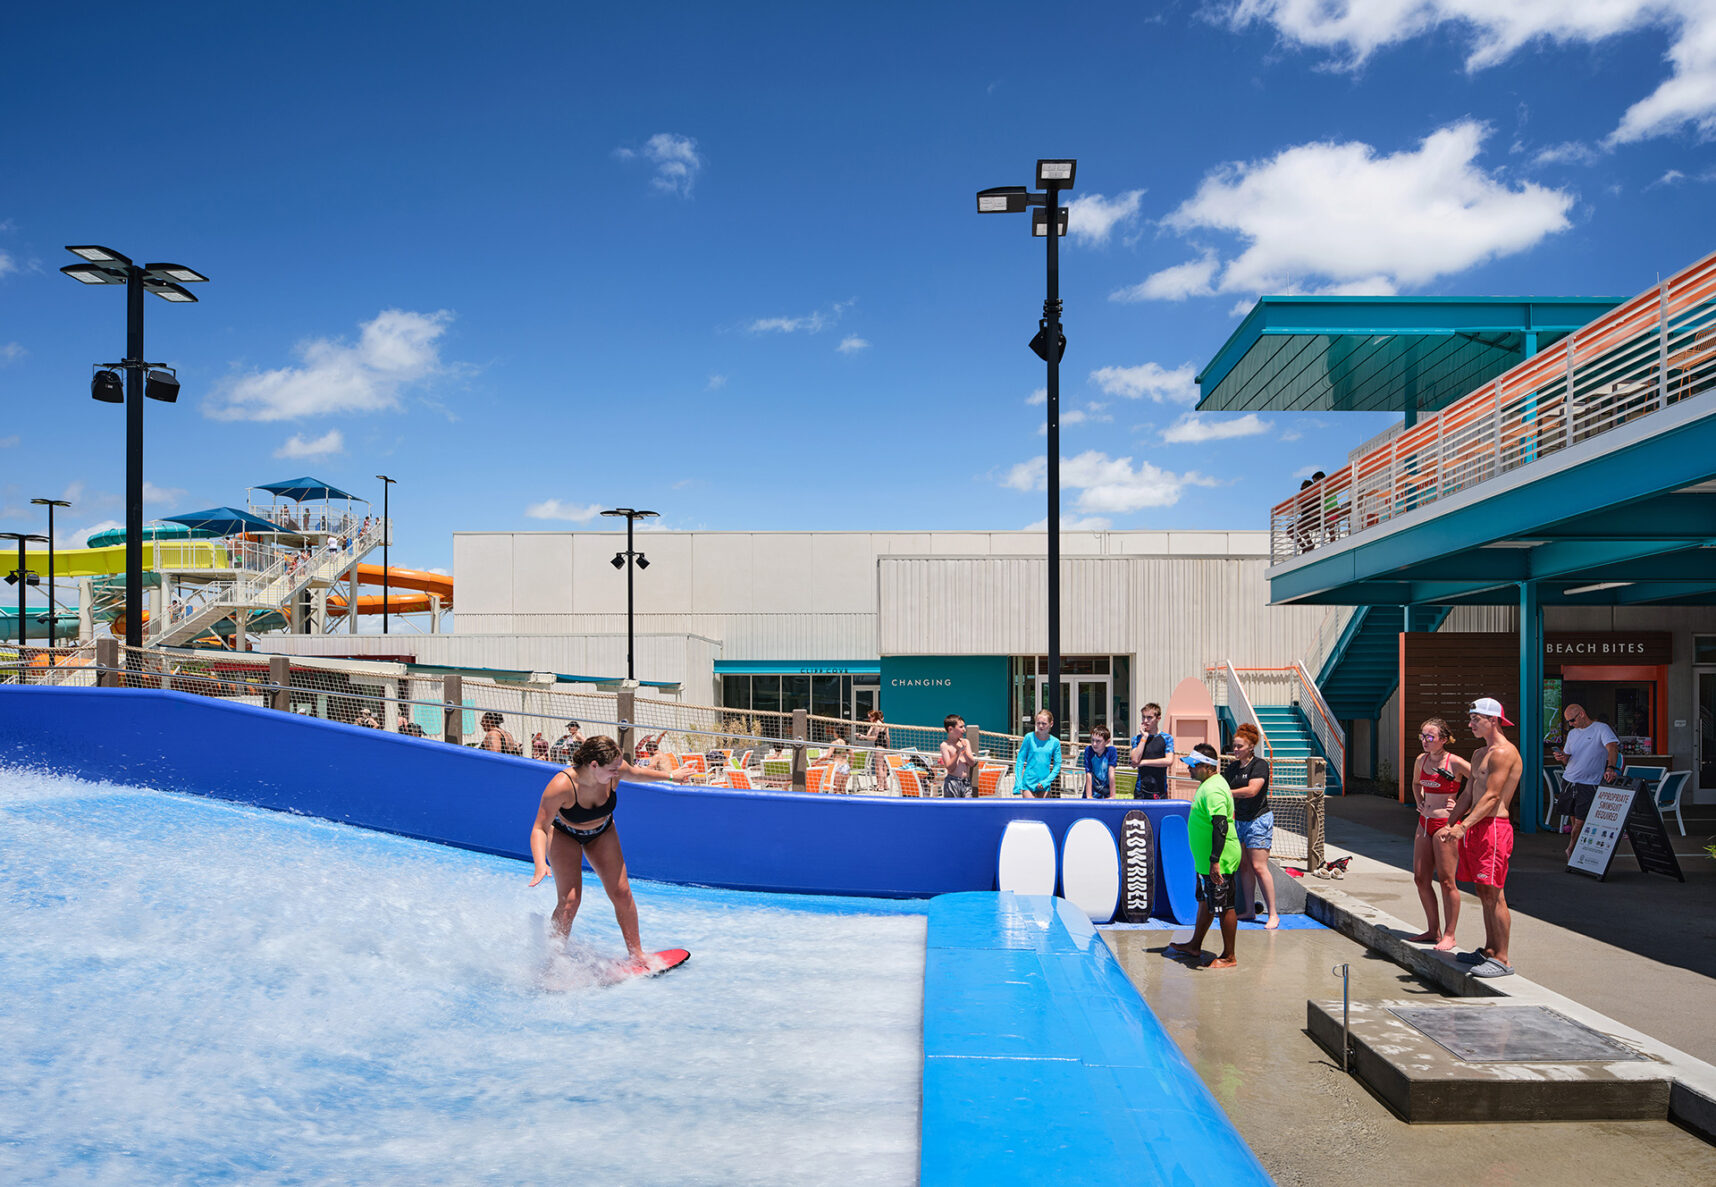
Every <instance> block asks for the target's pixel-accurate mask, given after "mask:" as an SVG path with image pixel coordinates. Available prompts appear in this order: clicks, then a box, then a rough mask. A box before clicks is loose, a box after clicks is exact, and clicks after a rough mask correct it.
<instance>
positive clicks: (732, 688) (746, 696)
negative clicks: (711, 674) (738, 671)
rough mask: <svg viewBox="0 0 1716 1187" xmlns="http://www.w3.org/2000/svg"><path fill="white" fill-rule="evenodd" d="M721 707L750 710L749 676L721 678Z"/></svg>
mask: <svg viewBox="0 0 1716 1187" xmlns="http://www.w3.org/2000/svg"><path fill="white" fill-rule="evenodd" d="M721 706H722V708H724V709H745V710H748V709H750V707H751V678H750V677H749V676H723V677H721Z"/></svg>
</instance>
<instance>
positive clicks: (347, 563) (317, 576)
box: [146, 520, 382, 643]
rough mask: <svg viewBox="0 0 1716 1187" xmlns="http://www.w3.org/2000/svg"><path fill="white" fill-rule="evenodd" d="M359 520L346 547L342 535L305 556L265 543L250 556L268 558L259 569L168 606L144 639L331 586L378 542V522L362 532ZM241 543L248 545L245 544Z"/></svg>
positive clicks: (177, 635) (161, 638) (275, 606)
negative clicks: (202, 597)
mask: <svg viewBox="0 0 1716 1187" xmlns="http://www.w3.org/2000/svg"><path fill="white" fill-rule="evenodd" d="M361 523H362V521H360V532H359V534H358V536H357V538H356V539H355V540H353V541H352V546H351V547H350V548H347V547H345V546H344V538H343V537H341V538H335V539H334V542H333V543H331V544H324V545H322V546H321V547H320V548H317V549H315V550H314V551H312V552H309V553H308V554H307V555H306V554H305V553H303V552H300V551H298V550H294V549H281V548H277V547H274V546H263V549H262V550H259V551H258V552H257V553H256V554H255V555H254V558H252V559H255V560H257V561H258V562H266V566H265V567H263V568H262V569H261V570H260V571H259V572H253V571H248V570H247V571H245V572H244V574H243V575H242V576H239V577H237V578H235V579H234V580H233V581H232V582H231V583H230V584H229V585H227V586H226V587H225V588H224V589H222V590H221V591H220V593H219V594H217V595H216V596H215V597H213V598H209V599H206V600H203V601H191V602H186V603H183V604H175V605H172V606H169V607H168V609H167V613H166V614H165V615H163V619H164V621H163V622H162V623H161V625H160V626H159V628H155V624H154V623H152V622H151V623H150V624H149V625H150V627H151V628H153V629H150V630H149V631H148V632H147V636H146V637H147V639H148V641H149V642H151V643H155V642H177V641H180V640H182V639H183V638H186V637H188V636H190V635H192V634H194V633H195V632H197V631H201V630H203V629H206V628H207V627H209V626H212V625H213V624H214V623H215V622H217V621H219V620H220V619H222V618H224V617H226V616H227V615H229V614H232V613H235V612H237V611H240V610H279V609H281V608H282V607H284V606H285V605H286V604H287V602H289V601H290V600H291V599H292V598H293V597H294V596H295V595H296V594H297V593H299V592H300V591H301V590H303V589H304V587H305V586H307V585H310V584H312V583H324V584H332V583H333V582H334V581H335V580H337V579H338V578H339V577H340V575H341V574H343V573H345V572H346V571H347V570H348V569H350V568H351V566H352V565H353V564H355V563H356V562H357V558H358V557H360V556H362V555H363V554H364V553H365V552H367V551H368V550H369V549H371V548H374V547H376V546H377V545H379V544H380V543H381V531H382V525H381V523H380V521H379V520H371V521H369V527H368V531H367V532H365V531H362V530H361ZM244 547H245V548H246V549H248V548H249V547H250V544H249V542H246V544H245V545H244ZM246 555H247V556H248V554H246Z"/></svg>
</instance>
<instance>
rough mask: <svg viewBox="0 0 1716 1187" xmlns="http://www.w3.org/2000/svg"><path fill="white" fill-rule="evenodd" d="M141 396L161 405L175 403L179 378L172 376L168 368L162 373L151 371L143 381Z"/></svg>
mask: <svg viewBox="0 0 1716 1187" xmlns="http://www.w3.org/2000/svg"><path fill="white" fill-rule="evenodd" d="M143 394H144V395H146V396H148V397H149V398H150V399H151V400H159V401H161V403H163V404H173V403H177V402H178V399H179V377H178V376H177V375H175V374H173V371H172V368H170V367H169V368H167V369H166V370H163V371H151V372H149V377H148V378H147V379H145V380H144V381H143Z"/></svg>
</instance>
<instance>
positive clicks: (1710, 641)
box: [1692, 635, 1716, 664]
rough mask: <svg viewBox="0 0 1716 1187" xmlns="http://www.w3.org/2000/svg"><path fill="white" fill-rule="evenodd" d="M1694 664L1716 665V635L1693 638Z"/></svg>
mask: <svg viewBox="0 0 1716 1187" xmlns="http://www.w3.org/2000/svg"><path fill="white" fill-rule="evenodd" d="M1692 662H1693V663H1695V664H1716V635H1694V636H1692Z"/></svg>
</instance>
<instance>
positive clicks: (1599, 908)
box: [1308, 796, 1716, 1063]
mask: <svg viewBox="0 0 1716 1187" xmlns="http://www.w3.org/2000/svg"><path fill="white" fill-rule="evenodd" d="M1700 811H1708V809H1700ZM1415 821H1416V814H1415V813H1414V812H1413V810H1412V809H1411V808H1410V807H1409V806H1407V805H1405V804H1400V803H1396V802H1395V801H1393V800H1385V799H1381V798H1378V797H1375V796H1346V797H1335V798H1332V799H1330V800H1329V818H1328V823H1327V834H1328V841H1329V847H1330V849H1331V850H1332V851H1333V852H1331V854H1330V856H1338V855H1339V854H1340V853H1352V854H1354V855H1355V857H1354V860H1353V862H1352V863H1351V865H1350V866H1349V868H1348V872H1347V876H1346V877H1345V878H1344V879H1342V880H1340V881H1338V882H1333V881H1331V882H1323V881H1322V880H1320V879H1318V880H1312V882H1311V883H1308V888H1309V889H1312V890H1316V889H1317V888H1318V886H1317V885H1316V884H1315V883H1320V884H1321V885H1323V886H1327V887H1332V888H1334V889H1336V890H1339V891H1341V892H1343V893H1345V894H1349V895H1353V896H1355V897H1357V898H1360V899H1362V900H1364V901H1365V902H1367V903H1370V904H1371V905H1372V906H1375V907H1377V908H1380V909H1381V910H1383V911H1386V912H1388V913H1389V914H1390V915H1393V916H1395V917H1397V918H1398V919H1400V920H1403V921H1405V922H1407V923H1408V924H1409V925H1411V926H1413V927H1422V926H1423V920H1424V908H1423V906H1422V905H1421V904H1420V903H1419V899H1418V891H1417V889H1416V887H1415V886H1414V885H1413V882H1412V833H1411V830H1412V827H1413V824H1414V823H1415ZM1711 827H1716V819H1707V818H1705V817H1702V816H1698V815H1692V816H1690V818H1689V819H1688V820H1687V832H1688V834H1689V835H1687V836H1686V837H1681V836H1680V835H1679V833H1678V830H1675V829H1674V826H1673V825H1672V823H1671V824H1670V835H1671V838H1672V840H1673V842H1674V848H1675V850H1676V852H1677V854H1678V856H1679V860H1680V865H1681V868H1682V870H1683V871H1685V873H1686V878H1687V880H1686V881H1685V882H1684V883H1681V882H1676V881H1674V880H1673V879H1671V878H1664V877H1662V876H1660V875H1653V874H1644V873H1641V872H1640V870H1639V868H1638V863H1637V861H1635V860H1634V858H1633V856H1632V853H1631V852H1630V850H1628V849H1627V848H1626V846H1625V845H1624V844H1623V846H1622V849H1621V852H1620V853H1618V854H1617V855H1616V857H1615V861H1614V865H1613V867H1612V868H1611V872H1610V875H1609V878H1608V880H1607V881H1605V882H1598V881H1597V880H1596V879H1594V878H1587V877H1582V876H1580V875H1577V874H1569V873H1566V872H1565V870H1566V858H1565V856H1564V851H1565V849H1566V838H1565V837H1563V836H1561V835H1559V834H1551V833H1535V834H1529V835H1527V834H1521V835H1520V836H1519V837H1518V838H1517V844H1516V847H1515V850H1514V858H1513V862H1512V867H1511V870H1510V872H1509V875H1508V885H1507V899H1508V906H1509V908H1510V910H1511V911H1512V914H1513V942H1512V945H1511V951H1510V953H1509V956H1510V957H1511V959H1512V961H1513V965H1514V967H1515V968H1516V969H1518V970H1519V972H1520V974H1521V975H1522V976H1525V977H1529V978H1530V979H1532V980H1533V981H1536V982H1537V983H1538V984H1540V985H1542V986H1544V987H1545V988H1548V989H1551V990H1554V991H1555V992H1557V993H1560V994H1564V995H1565V996H1567V997H1570V998H1572V999H1573V1000H1574V1001H1577V1002H1579V1003H1581V1004H1582V1005H1586V1006H1589V1007H1590V1008H1592V1009H1594V1010H1597V1011H1598V1012H1600V1013H1603V1014H1606V1015H1608V1016H1609V1017H1611V1018H1613V1019H1615V1020H1616V1021H1618V1022H1622V1023H1625V1024H1626V1025H1628V1026H1631V1027H1633V1028H1635V1029H1637V1030H1640V1031H1643V1032H1644V1033H1645V1034H1647V1035H1650V1036H1651V1037H1652V1038H1655V1039H1659V1040H1661V1041H1662V1042H1664V1043H1667V1044H1669V1045H1670V1046H1672V1047H1678V1048H1679V1049H1680V1050H1682V1051H1685V1052H1686V1053H1687V1054H1689V1055H1692V1056H1695V1057H1696V1058H1698V1059H1702V1060H1704V1061H1705V1062H1706V1063H1716V1026H1712V1025H1711V1020H1712V1019H1713V1018H1716V862H1712V861H1711V860H1710V858H1709V857H1708V856H1707V855H1705V854H1704V853H1703V852H1702V850H1701V848H1700V846H1701V845H1703V844H1704V843H1706V841H1707V837H1706V833H1707V832H1708V831H1709V830H1710V828H1711ZM1460 900H1461V907H1460V926H1459V933H1458V934H1459V940H1460V947H1461V948H1462V949H1465V948H1470V947H1475V946H1476V945H1477V944H1478V943H1479V942H1480V941H1481V940H1482V939H1483V931H1484V925H1483V914H1482V912H1481V911H1480V910H1479V907H1478V900H1477V899H1476V897H1474V896H1473V895H1472V894H1471V893H1470V891H1469V889H1467V890H1463V891H1462V893H1461V896H1460Z"/></svg>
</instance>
